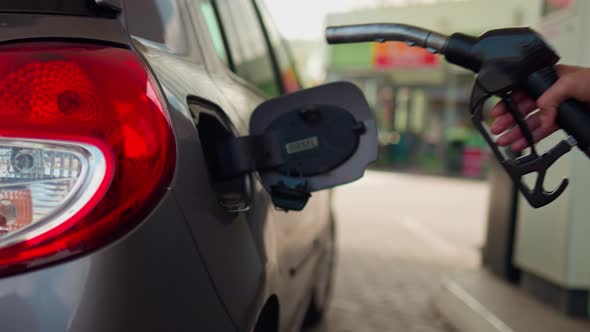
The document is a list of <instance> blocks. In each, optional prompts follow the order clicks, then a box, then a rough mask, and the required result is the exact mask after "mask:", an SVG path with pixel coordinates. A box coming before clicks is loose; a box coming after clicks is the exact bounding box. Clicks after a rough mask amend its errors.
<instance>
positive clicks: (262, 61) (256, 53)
mask: <svg viewBox="0 0 590 332" xmlns="http://www.w3.org/2000/svg"><path fill="white" fill-rule="evenodd" d="M216 3H217V6H218V9H219V15H220V16H221V22H222V24H223V27H224V31H225V34H226V37H227V40H228V44H229V49H230V52H231V54H232V59H233V62H234V71H235V73H236V74H238V75H239V76H241V77H242V78H244V79H245V80H246V81H248V82H250V83H252V84H253V85H255V86H256V87H258V89H260V91H262V92H263V93H264V94H265V95H266V96H267V97H275V96H278V95H279V94H280V92H281V89H280V87H279V83H278V82H277V80H276V76H275V73H274V70H273V65H272V60H271V57H270V53H269V49H268V46H267V44H266V41H265V38H264V34H263V31H262V28H261V26H260V21H259V20H258V17H257V15H256V12H255V11H254V7H253V6H252V3H251V2H250V0H218V1H217V2H216Z"/></svg>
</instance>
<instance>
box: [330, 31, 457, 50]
mask: <svg viewBox="0 0 590 332" xmlns="http://www.w3.org/2000/svg"><path fill="white" fill-rule="evenodd" d="M326 39H327V41H328V43H329V44H344V43H363V42H386V41H400V42H406V43H407V44H409V45H412V46H413V45H415V46H419V47H423V48H425V49H428V50H429V51H431V52H436V53H443V54H444V48H445V45H446V44H447V41H448V37H447V36H445V35H443V34H440V33H438V32H434V31H430V30H427V29H422V28H419V27H415V26H412V25H407V24H399V23H377V24H357V25H344V26H337V27H328V28H327V29H326Z"/></svg>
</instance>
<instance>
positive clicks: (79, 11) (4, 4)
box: [0, 0, 112, 16]
mask: <svg viewBox="0 0 590 332" xmlns="http://www.w3.org/2000/svg"><path fill="white" fill-rule="evenodd" d="M0 12H17V13H20V12H23V13H43V14H63V15H80V16H110V15H112V12H110V11H109V10H107V9H105V8H103V7H99V6H98V5H97V4H96V2H95V1H94V0H2V1H0Z"/></svg>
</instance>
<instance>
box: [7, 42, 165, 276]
mask: <svg viewBox="0 0 590 332" xmlns="http://www.w3.org/2000/svg"><path fill="white" fill-rule="evenodd" d="M158 96H159V94H158V93H157V90H156V87H155V86H154V84H153V81H152V80H151V78H150V76H149V74H148V72H147V70H146V68H145V67H144V65H143V63H142V62H141V61H140V59H139V58H138V57H137V56H136V55H135V54H134V53H133V52H131V51H129V50H126V49H119V48H112V47H101V46H94V45H86V44H71V43H30V44H16V45H5V46H1V47H0V274H6V273H12V272H16V271H17V270H21V269H27V268H31V267H36V266H39V265H43V264H48V263H52V262H55V261H57V260H62V259H65V258H69V257H72V256H73V255H78V254H81V253H86V252H88V251H89V250H93V249H96V248H97V247H99V246H101V245H104V244H105V243H107V242H109V241H111V240H113V239H114V238H116V237H117V236H120V235H121V234H123V233H124V232H125V231H127V230H129V229H130V227H132V226H134V225H135V224H137V223H138V222H139V221H141V219H142V218H143V217H145V216H146V214H147V213H148V212H149V211H150V210H151V209H152V208H153V207H154V205H155V204H157V202H158V200H159V199H160V198H161V197H162V195H163V193H164V192H165V190H166V188H167V186H168V184H169V182H170V180H171V178H172V174H173V168H174V164H175V145H174V137H173V132H172V129H171V125H170V121H169V118H168V115H167V113H166V111H165V110H164V109H163V107H162V106H163V103H162V101H161V100H160V98H159V97H158Z"/></svg>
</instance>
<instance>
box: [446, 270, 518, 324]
mask: <svg viewBox="0 0 590 332" xmlns="http://www.w3.org/2000/svg"><path fill="white" fill-rule="evenodd" d="M435 306H436V308H437V310H438V311H439V312H440V313H441V314H442V315H443V316H444V317H445V318H446V319H448V321H449V323H450V324H451V325H452V326H453V327H454V328H456V329H457V330H458V331H461V332H463V331H464V332H471V331H477V332H514V330H512V329H511V328H510V327H509V326H508V325H506V323H504V322H503V321H502V320H500V319H499V318H498V317H496V315H494V314H493V313H492V312H491V311H489V310H488V309H487V308H486V307H485V306H484V305H483V304H481V303H480V302H479V301H477V300H476V299H475V298H474V297H473V296H471V294H469V293H468V292H467V291H466V290H465V289H464V288H463V287H461V286H460V285H459V284H457V283H456V282H454V281H446V282H444V284H443V287H442V290H441V292H440V293H439V294H438V295H437V296H436V298H435Z"/></svg>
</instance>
